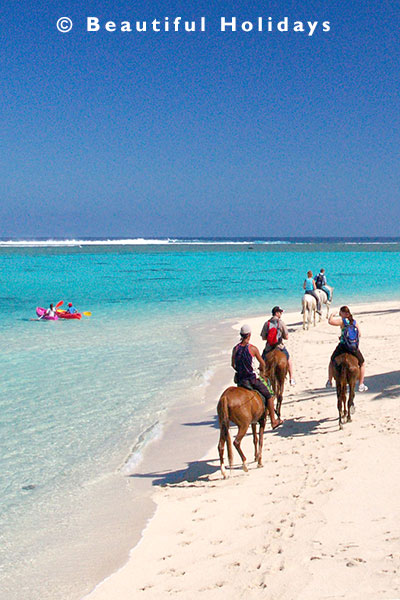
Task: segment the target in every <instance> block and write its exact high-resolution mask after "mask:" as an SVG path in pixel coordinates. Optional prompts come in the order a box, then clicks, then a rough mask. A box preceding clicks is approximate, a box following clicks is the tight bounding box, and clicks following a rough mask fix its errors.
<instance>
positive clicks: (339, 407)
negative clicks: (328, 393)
mask: <svg viewBox="0 0 400 600" xmlns="http://www.w3.org/2000/svg"><path fill="white" fill-rule="evenodd" d="M336 385H337V383H336ZM337 408H338V413H339V429H343V425H342V400H341V398H340V396H339V390H338V395H337Z"/></svg>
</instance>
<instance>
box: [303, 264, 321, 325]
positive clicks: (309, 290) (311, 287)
mask: <svg viewBox="0 0 400 600" xmlns="http://www.w3.org/2000/svg"><path fill="white" fill-rule="evenodd" d="M303 289H304V293H305V294H310V296H314V298H315V300H316V302H317V313H318V314H319V315H320V314H321V300H320V299H319V296H318V294H317V292H316V291H315V290H316V285H315V281H314V279H313V274H312V271H307V278H306V279H305V280H304V283H303Z"/></svg>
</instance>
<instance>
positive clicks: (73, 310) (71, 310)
mask: <svg viewBox="0 0 400 600" xmlns="http://www.w3.org/2000/svg"><path fill="white" fill-rule="evenodd" d="M77 312H78V311H77V310H76V308H75V306H74V305H73V304H72V302H68V308H67V313H69V314H70V315H75V314H76V313H77Z"/></svg>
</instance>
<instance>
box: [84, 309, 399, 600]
mask: <svg viewBox="0 0 400 600" xmlns="http://www.w3.org/2000/svg"><path fill="white" fill-rule="evenodd" d="M350 308H351V310H352V312H353V314H354V316H355V318H356V319H357V322H358V323H359V324H360V327H361V331H362V338H361V343H360V349H361V351H362V352H363V354H364V356H365V358H366V364H367V368H366V380H365V382H366V384H367V385H368V386H369V390H368V392H366V393H362V394H361V393H357V394H356V397H355V406H356V412H355V414H354V416H353V422H352V423H348V424H345V425H344V429H343V430H342V431H339V428H338V418H337V417H338V415H337V408H336V392H335V388H333V389H331V390H327V389H325V387H324V386H325V382H326V379H327V365H328V361H329V357H330V354H331V353H332V351H333V349H334V347H335V345H336V343H337V337H338V333H339V329H338V328H336V327H332V326H329V325H328V324H327V322H326V320H325V319H323V320H322V321H321V323H319V324H318V325H317V327H315V328H311V329H310V331H303V329H302V325H301V323H300V314H299V313H292V314H286V313H285V314H284V321H285V322H286V323H287V325H288V326H289V332H290V339H289V341H288V343H287V347H288V350H289V352H290V353H291V356H292V358H293V362H294V367H295V378H296V382H297V383H296V386H295V387H294V388H289V385H288V384H286V391H285V395H284V401H283V406H282V417H283V418H284V419H285V423H284V424H283V425H282V426H281V427H279V428H278V429H277V430H276V431H271V429H270V426H269V423H268V426H267V429H266V432H265V438H264V468H263V469H257V468H256V464H255V463H254V462H251V459H252V457H253V447H252V438H251V435H247V436H246V438H245V440H244V442H243V448H244V451H245V453H246V455H247V457H248V459H249V473H248V474H246V473H244V472H243V471H242V469H241V467H240V461H239V456H238V455H237V453H236V452H235V455H234V458H235V466H234V469H233V470H232V474H231V476H230V477H228V478H227V479H226V480H223V479H222V477H221V474H220V471H219V459H218V451H217V443H218V437H219V430H218V428H217V427H216V426H215V423H216V421H215V415H216V404H217V401H218V397H219V395H220V394H221V393H222V391H223V389H224V386H225V385H227V384H228V383H229V384H230V381H231V378H232V371H231V369H230V367H229V355H228V354H227V363H228V364H227V368H226V371H224V373H223V374H221V375H220V379H219V380H218V385H217V388H218V389H216V387H215V385H213V386H211V387H210V392H209V397H208V401H209V407H208V411H207V415H208V421H209V423H208V425H207V426H206V429H207V440H209V443H210V444H211V443H212V447H211V448H210V450H209V452H208V453H207V454H206V456H203V457H201V456H199V455H197V456H196V457H193V456H192V455H193V452H195V450H193V447H191V446H190V438H188V439H187V441H186V442H185V443H186V445H187V448H188V451H187V458H186V462H185V463H184V465H187V464H190V467H189V468H187V469H186V470H182V473H181V476H180V472H176V476H175V480H173V478H171V477H170V478H168V466H167V463H168V460H167V458H168V457H166V460H165V463H166V467H165V469H166V471H165V478H164V482H163V483H162V481H163V478H162V477H161V478H159V484H158V485H155V487H154V494H153V500H154V502H155V503H156V506H157V509H156V514H155V516H154V517H153V518H152V520H151V521H150V522H149V524H148V526H147V528H146V530H145V532H144V535H143V537H142V539H141V541H140V543H139V544H138V545H137V546H136V547H135V548H134V549H133V550H132V552H131V554H130V557H129V560H128V562H127V563H126V564H125V565H124V566H123V567H122V568H121V569H120V570H119V571H117V572H116V573H114V574H113V575H111V576H110V577H109V578H107V579H106V580H105V581H103V582H102V583H101V584H100V585H98V586H97V588H96V589H95V590H94V591H93V592H92V593H91V594H89V595H88V596H87V597H86V598H87V599H90V600H132V599H136V598H145V599H147V598H149V599H153V598H154V599H156V598H157V599H160V598H169V597H175V596H176V597H177V598H185V599H186V598H188V599H189V598H193V597H195V596H199V597H203V598H207V599H209V598H210V599H213V598H234V599H236V598H237V599H239V598H242V597H246V598H256V599H258V598H260V599H261V598H263V599H265V598H267V599H269V600H272V599H278V598H279V599H285V600H286V599H288V600H291V599H299V600H306V599H307V600H309V599H311V598H318V599H328V598H329V599H332V598H335V599H336V598H346V599H371V600H372V599H374V600H376V599H379V598H391V599H394V598H399V597H400V510H399V508H400V477H399V466H398V465H399V464H400V443H399V442H400V418H399V410H398V405H399V399H400V370H399V366H398V365H399V359H398V356H399V351H400V308H399V306H398V303H394V302H392V303H388V302H385V303H379V304H377V303H376V304H364V305H359V306H351V307H350ZM332 309H333V310H334V311H337V310H338V307H337V306H336V307H332ZM264 321H265V316H263V317H260V318H256V319H246V318H243V319H241V320H240V323H243V322H248V323H250V325H251V326H252V331H253V335H252V339H251V341H252V343H253V344H255V345H257V346H258V347H259V348H260V350H261V349H262V348H263V342H262V341H261V338H260V337H259V332H260V331H261V327H262V325H263V323H264ZM238 327H239V324H237V325H236V329H238ZM236 340H237V333H236V332H235V331H233V334H232V346H233V345H234V343H235V341H236ZM228 350H229V351H230V348H229V349H228ZM203 429H204V427H202V428H196V427H192V428H191V435H192V436H193V437H196V436H198V435H199V431H200V432H201V431H203ZM235 431H236V428H232V429H231V434H235ZM196 443H197V442H196ZM189 461H190V463H189ZM147 464H148V463H147ZM140 469H144V467H143V465H141V466H140V467H139V470H140ZM169 475H171V474H169ZM172 475H173V474H172Z"/></svg>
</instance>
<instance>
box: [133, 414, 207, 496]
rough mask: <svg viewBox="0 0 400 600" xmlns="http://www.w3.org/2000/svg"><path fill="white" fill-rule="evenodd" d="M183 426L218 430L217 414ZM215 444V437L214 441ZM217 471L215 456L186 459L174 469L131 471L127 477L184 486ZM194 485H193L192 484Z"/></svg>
mask: <svg viewBox="0 0 400 600" xmlns="http://www.w3.org/2000/svg"><path fill="white" fill-rule="evenodd" d="M182 425H183V426H185V427H212V428H213V429H215V430H219V422H218V415H214V416H213V417H212V418H210V419H208V420H205V421H194V422H189V423H183V424H182ZM215 445H217V437H216V441H215ZM217 471H219V458H218V457H217V452H216V457H215V459H212V460H194V461H188V462H187V463H186V466H185V467H182V468H179V469H176V470H173V469H171V470H160V471H151V472H149V473H132V474H131V475H129V477H132V478H137V479H149V480H151V485H154V486H165V485H172V486H179V485H184V486H185V487H191V486H190V484H194V483H195V482H197V485H198V484H199V482H204V483H206V482H208V481H209V478H210V475H212V474H213V473H216V472H217ZM188 484H189V485H188ZM192 487H194V485H192Z"/></svg>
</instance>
